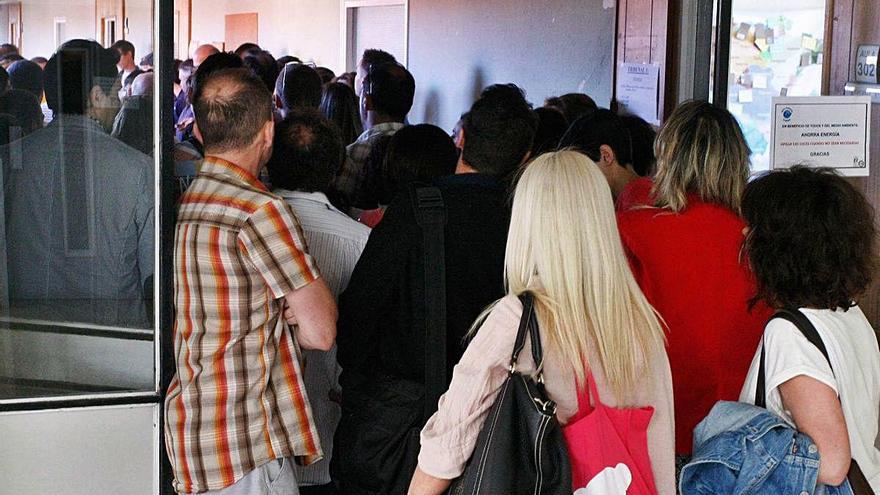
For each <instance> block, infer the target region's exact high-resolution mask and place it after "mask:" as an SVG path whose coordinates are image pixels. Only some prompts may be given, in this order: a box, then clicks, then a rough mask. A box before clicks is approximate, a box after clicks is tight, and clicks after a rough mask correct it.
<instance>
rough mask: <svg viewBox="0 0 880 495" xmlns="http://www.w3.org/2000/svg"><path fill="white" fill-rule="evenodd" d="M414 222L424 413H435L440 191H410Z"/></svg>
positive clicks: (442, 270)
mask: <svg viewBox="0 0 880 495" xmlns="http://www.w3.org/2000/svg"><path fill="white" fill-rule="evenodd" d="M410 197H411V199H412V201H413V205H414V211H415V215H416V220H417V222H418V224H419V226H420V227H421V229H422V240H423V243H422V244H423V247H424V264H425V410H424V420H425V421H426V422H427V420H428V419H429V418H430V417H431V416H432V415H433V414H434V413H435V412H436V411H437V402H438V401H439V400H440V396H441V395H443V392H444V391H445V390H446V241H445V228H446V206H445V204H444V202H443V196H442V195H441V194H440V189H437V188H436V187H426V186H417V185H416V186H413V187H411V188H410Z"/></svg>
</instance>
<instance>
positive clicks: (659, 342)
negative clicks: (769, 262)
mask: <svg viewBox="0 0 880 495" xmlns="http://www.w3.org/2000/svg"><path fill="white" fill-rule="evenodd" d="M505 281H506V284H507V290H508V292H509V293H511V294H517V295H518V294H521V293H523V292H526V291H528V292H531V293H532V294H534V296H535V308H536V311H537V315H538V321H539V323H540V325H541V328H542V329H543V330H544V332H545V335H546V336H547V340H548V344H549V345H551V346H554V347H555V349H556V350H558V351H559V352H560V354H561V355H562V356H563V358H564V360H565V363H566V364H567V365H568V366H570V367H571V369H572V372H573V374H574V376H575V377H576V378H577V382H578V384H579V385H581V386H586V371H585V369H584V367H585V366H587V365H589V364H593V365H596V364H598V365H599V366H600V367H601V368H600V369H602V370H603V372H604V374H605V377H606V379H607V382H608V384H609V387H610V388H611V390H612V391H613V393H614V395H615V397H617V398H618V399H619V400H620V401H622V402H626V401H627V399H629V398H631V397H630V395H631V393H632V392H633V390H634V389H635V388H636V386H637V383H638V382H639V381H640V380H644V379H645V378H646V377H645V376H644V374H643V373H642V370H644V369H645V367H650V366H651V362H650V361H651V360H652V359H654V358H655V357H656V356H658V355H659V354H658V353H660V352H662V350H663V348H664V342H665V336H664V333H663V329H662V327H661V325H660V321H659V320H658V317H657V316H656V314H655V312H654V309H653V308H652V307H651V305H650V304H649V303H648V300H647V299H646V298H645V296H644V294H642V291H641V290H640V289H639V286H638V284H637V283H636V280H635V278H634V277H633V275H632V272H631V271H630V268H629V265H628V264H627V259H626V255H625V254H624V250H623V246H622V244H621V241H620V234H619V232H618V230H617V221H616V217H615V215H614V201H613V200H612V197H611V189H610V188H609V186H608V181H607V180H606V179H605V177H604V176H603V175H602V173H601V172H600V171H599V167H597V166H596V164H595V163H594V162H592V161H591V160H590V159H589V158H588V157H586V156H585V155H583V154H581V153H577V152H574V151H568V150H564V151H559V152H555V153H546V154H543V155H541V156H539V157H538V158H536V159H535V160H534V161H533V162H531V163H530V164H529V165H528V166H526V167H525V169H524V171H523V172H522V175H521V176H520V178H519V181H518V183H517V186H516V192H515V195H514V200H513V210H512V216H511V223H510V233H509V235H508V239H507V251H506V255H505ZM591 349H592V350H595V353H596V355H598V358H599V363H589V356H590V350H591Z"/></svg>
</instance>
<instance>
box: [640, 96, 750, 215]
mask: <svg viewBox="0 0 880 495" xmlns="http://www.w3.org/2000/svg"><path fill="white" fill-rule="evenodd" d="M654 153H655V155H656V156H657V174H656V176H655V177H654V188H653V191H652V193H653V196H654V198H655V201H654V206H657V207H659V208H668V209H670V210H672V211H674V212H676V213H678V212H681V211H682V210H684V209H685V208H686V207H687V196H688V194H689V193H695V194H698V195H699V196H700V198H701V199H702V200H703V201H706V202H709V203H715V204H719V205H721V206H726V207H727V208H729V209H731V210H733V211H735V212H736V213H739V212H740V202H741V200H742V193H743V190H744V189H745V187H746V184H747V183H748V180H749V155H750V154H751V151H750V150H749V145H748V144H746V140H745V138H744V137H743V133H742V129H740V127H739V124H738V123H737V122H736V119H735V118H734V117H733V115H731V114H730V112H728V111H727V110H724V109H723V108H718V107H716V106H714V105H712V104H710V103H707V102H705V101H688V102H685V103H682V104H681V105H679V106H678V108H676V109H675V111H673V112H672V115H670V116H669V120H667V121H666V124H665V125H664V126H663V129H661V130H660V134H658V135H657V140H656V141H655V144H654Z"/></svg>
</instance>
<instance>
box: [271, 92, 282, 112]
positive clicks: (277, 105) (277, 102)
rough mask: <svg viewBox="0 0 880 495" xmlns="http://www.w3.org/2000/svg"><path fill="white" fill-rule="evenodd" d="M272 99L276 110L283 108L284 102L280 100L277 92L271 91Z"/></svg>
mask: <svg viewBox="0 0 880 495" xmlns="http://www.w3.org/2000/svg"><path fill="white" fill-rule="evenodd" d="M272 99H273V100H274V101H275V108H277V109H278V110H283V109H284V103H282V102H281V97H280V96H278V93H273V94H272Z"/></svg>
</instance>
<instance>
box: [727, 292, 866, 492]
mask: <svg viewBox="0 0 880 495" xmlns="http://www.w3.org/2000/svg"><path fill="white" fill-rule="evenodd" d="M801 311H802V312H803V313H804V314H805V315H806V316H807V318H809V320H810V322H811V323H812V324H813V326H815V327H816V330H817V331H818V332H819V336H821V337H822V341H823V342H824V343H825V348H826V349H827V350H828V357H829V359H830V360H831V366H830V367H829V366H828V361H826V360H825V356H823V355H822V352H821V351H819V349H818V348H817V347H816V346H814V345H813V344H812V343H810V341H809V340H807V338H806V337H804V336H803V335H802V334H801V333H800V331H799V330H798V329H797V327H795V326H794V324H792V323H790V322H788V321H787V320H782V319H778V318H777V319H773V320H771V321H770V322H769V323H768V324H767V327H766V328H765V330H764V346H765V348H766V358H765V359H766V364H765V383H766V391H767V409H768V410H769V411H771V412H773V413H775V414H777V415H779V416H780V417H782V418H783V419H784V420H785V421H786V422H788V423H789V424H790V425H792V426H795V424H794V421H793V419H792V417H791V414H790V413H789V411H786V410H785V408H784V407H783V406H782V397H781V395H780V394H779V386H780V385H782V384H783V383H785V382H787V381H788V380H791V379H792V378H794V377H797V376H801V375H804V376H809V377H810V378H814V379H816V380H819V381H820V382H822V383H824V384H826V385H828V386H829V387H831V388H832V389H833V390H834V391H835V392H836V393H837V395H838V397H840V404H841V407H842V408H843V416H844V419H845V420H846V427H847V430H848V431H849V441H850V446H851V449H852V457H853V459H855V460H856V461H857V462H858V463H859V467H861V468H862V471H863V472H864V473H865V477H866V478H868V482H869V483H870V484H871V487H872V488H873V489H874V491H875V492H878V493H880V450H878V448H877V447H876V444H877V443H878V440H880V439H878V421H880V350H878V345H877V336H876V335H875V333H874V329H873V328H872V327H871V324H870V323H869V322H868V320H867V318H865V314H864V313H863V312H862V310H861V309H860V308H859V307H858V306H855V307H853V308H850V309H849V310H848V311H844V310H842V309H838V310H836V311H832V310H828V309H824V310H817V309H806V308H801ZM760 359H761V349H760V347H759V348H758V351H757V352H756V354H755V358H754V359H753V360H752V366H751V368H750V369H749V374H748V376H747V377H746V381H745V384H744V385H743V390H742V393H741V395H740V401H742V402H748V403H749V404H753V403H754V402H755V391H756V389H757V381H758V367H759V365H760ZM832 368H833V370H834V371H833V373H832Z"/></svg>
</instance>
